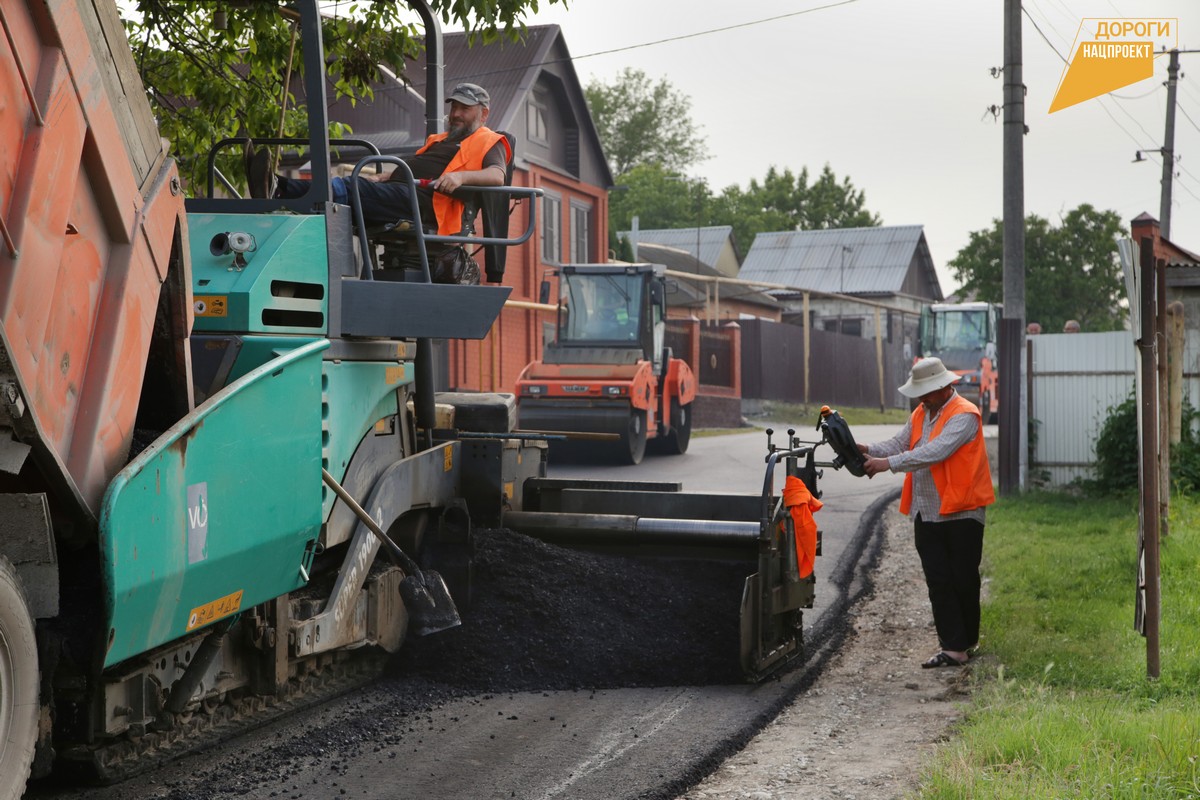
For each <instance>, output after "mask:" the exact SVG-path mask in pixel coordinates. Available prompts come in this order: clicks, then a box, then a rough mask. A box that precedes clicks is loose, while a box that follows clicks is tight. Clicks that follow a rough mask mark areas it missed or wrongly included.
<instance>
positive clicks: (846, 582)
mask: <svg viewBox="0 0 1200 800" xmlns="http://www.w3.org/2000/svg"><path fill="white" fill-rule="evenodd" d="M899 498H900V489H894V490H892V491H889V492H886V493H885V494H883V495H880V496H879V497H877V498H876V499H875V500H874V502H872V503H871V505H869V506H868V507H867V510H866V511H864V512H863V514H862V516H861V517H859V521H858V528H857V530H856V531H855V532H854V536H852V537H851V539H850V542H849V543H848V544H847V546H846V549H845V550H844V551H843V552H842V556H841V558H839V559H838V562H837V564H835V565H834V567H833V569H832V570H830V573H829V580H830V583H832V584H833V585H834V586H836V587H838V589H839V591H838V596H837V599H836V600H835V601H834V602H833V603H831V604H830V605H829V607H828V609H827V610H826V612H825V613H824V614H822V615H821V618H820V619H819V620H817V622H816V623H814V624H813V627H812V629H811V630H810V632H809V633H807V634H806V636H805V641H804V658H803V659H801V660H799V661H797V662H796V663H795V664H794V665H793V666H791V667H788V668H787V669H786V670H784V671H783V672H782V673H780V674H779V675H777V676H775V678H774V680H775V681H776V682H777V683H779V684H781V686H780V691H779V693H778V695H777V696H776V697H775V698H774V699H772V700H771V701H770V702H769V703H768V704H767V705H766V706H765V707H764V708H763V710H762V711H761V712H759V713H758V714H757V715H756V716H755V717H754V718H753V719H752V720H750V721H749V722H748V723H746V724H745V725H743V726H742V727H741V728H740V729H739V730H738V731H737V732H735V733H734V734H733V735H732V736H730V737H728V738H727V739H725V741H723V742H722V743H720V744H719V745H716V746H714V747H713V748H712V749H711V750H709V752H708V753H706V754H704V755H703V756H701V757H700V758H699V759H698V760H696V761H695V762H693V764H692V766H691V767H690V768H689V769H688V770H687V772H686V773H684V774H683V775H681V776H679V777H677V778H675V779H673V780H671V781H669V782H667V783H665V784H663V785H662V786H660V787H658V788H657V789H655V790H653V791H652V792H648V793H645V794H641V795H638V798H639V800H675V798H678V797H679V796H680V795H682V794H683V793H684V792H686V791H688V790H689V789H692V788H693V787H695V786H696V785H698V784H699V783H700V782H701V781H703V780H704V779H705V778H707V777H708V776H709V775H711V774H712V773H713V772H715V771H716V770H717V769H718V768H719V767H720V766H721V765H722V764H723V763H725V761H727V760H728V759H729V757H730V756H732V755H734V754H735V753H738V752H740V751H741V750H743V749H744V748H745V747H746V745H747V744H749V743H750V740H751V739H753V738H754V737H755V736H757V735H758V733H759V732H760V731H762V729H763V728H765V727H766V726H767V725H768V724H770V723H771V722H772V721H773V720H774V719H775V718H776V717H778V716H779V714H780V713H781V712H782V711H783V710H784V709H785V708H787V707H788V706H790V705H791V704H792V703H793V702H794V701H795V699H796V698H797V697H798V696H800V695H801V694H803V693H805V692H807V691H808V690H809V689H811V688H812V686H813V684H814V683H816V682H817V680H818V679H819V678H820V677H821V675H822V674H824V672H825V669H826V668H827V667H828V666H829V662H830V661H831V660H832V659H833V656H834V655H836V654H837V652H838V647H839V646H840V645H841V643H842V641H843V640H844V639H845V638H846V635H847V633H848V631H849V629H850V628H851V622H850V616H849V614H848V613H847V612H849V611H850V610H851V609H852V608H853V607H854V606H855V605H857V604H858V603H859V602H860V601H862V600H863V599H865V598H866V597H868V596H869V595H870V594H871V593H872V592H873V591H874V589H875V582H874V574H875V569H876V567H877V566H878V564H879V558H880V554H881V552H882V550H883V540H884V538H885V537H884V533H885V525H884V524H883V515H884V514H885V513H886V512H887V510H888V507H889V506H890V505H891V504H892V503H894V502H895V501H896V500H898V499H899Z"/></svg>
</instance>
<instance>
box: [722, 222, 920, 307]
mask: <svg viewBox="0 0 1200 800" xmlns="http://www.w3.org/2000/svg"><path fill="white" fill-rule="evenodd" d="M914 258H915V259H916V261H917V266H918V269H919V270H921V271H922V272H923V273H924V274H925V277H926V278H927V280H928V281H929V283H930V285H931V286H932V287H933V288H934V297H933V299H935V300H941V299H942V290H941V284H940V283H939V282H938V278H937V273H936V272H935V270H934V266H933V257H932V256H931V255H930V253H929V245H928V244H927V243H926V241H925V232H924V226H922V225H895V226H888V227H873V228H831V229H828V230H819V231H784V232H781V233H760V234H759V235H758V236H757V237H756V238H755V239H754V245H753V246H752V247H751V248H750V252H749V253H747V254H746V260H745V261H743V262H742V271H741V273H740V274H739V276H738V277H740V278H743V279H745V280H755V281H764V282H767V283H778V284H782V285H784V286H793V287H795V288H797V289H809V290H813V291H818V292H829V293H841V294H858V295H870V294H898V293H900V292H902V290H903V288H904V283H905V279H906V278H907V277H908V273H909V269H910V267H911V266H912V264H913V260H914Z"/></svg>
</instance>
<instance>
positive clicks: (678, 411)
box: [666, 400, 692, 456]
mask: <svg viewBox="0 0 1200 800" xmlns="http://www.w3.org/2000/svg"><path fill="white" fill-rule="evenodd" d="M691 441H692V404H691V403H688V404H687V405H684V406H681V405H680V404H679V401H678V400H672V401H671V432H670V433H669V434H667V442H666V446H667V452H668V453H669V454H671V455H673V456H681V455H683V454H684V453H686V452H687V449H688V443H689V442H691Z"/></svg>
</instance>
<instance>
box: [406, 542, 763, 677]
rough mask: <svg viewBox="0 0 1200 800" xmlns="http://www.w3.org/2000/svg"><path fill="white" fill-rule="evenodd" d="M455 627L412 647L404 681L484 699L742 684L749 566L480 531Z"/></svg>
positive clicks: (408, 645)
mask: <svg viewBox="0 0 1200 800" xmlns="http://www.w3.org/2000/svg"><path fill="white" fill-rule="evenodd" d="M475 535H476V548H477V552H476V562H475V580H474V597H473V603H472V606H471V608H470V609H460V611H461V612H462V621H463V624H462V626H461V627H459V628H455V629H453V630H449V631H444V632H442V633H438V634H434V635H431V636H426V637H423V638H419V639H418V638H410V639H409V640H408V641H407V642H406V643H405V646H404V647H403V648H402V650H401V652H400V654H399V655H398V656H397V657H396V659H395V660H394V661H393V663H392V665H391V668H390V669H389V673H390V676H391V677H393V678H396V679H400V680H412V679H413V678H425V679H428V680H430V681H435V682H438V683H442V684H445V685H447V686H453V687H459V688H462V689H468V690H471V691H480V692H494V693H500V692H516V691H532V690H552V689H559V690H562V689H606V688H617V687H634V686H689V685H707V684H729V683H737V682H739V681H740V680H741V679H742V678H741V671H740V668H739V665H738V642H739V634H738V627H739V607H740V603H741V596H742V586H743V583H744V581H745V578H746V576H747V575H749V574H750V573H752V572H753V571H754V562H753V561H752V560H743V561H737V562H728V561H713V560H703V559H696V558H671V557H663V556H654V557H646V558H643V557H641V556H638V557H630V556H610V555H602V554H597V553H592V552H584V551H578V550H570V549H565V548H562V547H558V546H555V545H550V544H546V543H544V542H541V541H539V540H537V539H533V538H530V537H528V536H524V535H522V534H518V533H514V532H512V531H508V530H500V529H492V530H482V531H479V530H477V531H476V534H475Z"/></svg>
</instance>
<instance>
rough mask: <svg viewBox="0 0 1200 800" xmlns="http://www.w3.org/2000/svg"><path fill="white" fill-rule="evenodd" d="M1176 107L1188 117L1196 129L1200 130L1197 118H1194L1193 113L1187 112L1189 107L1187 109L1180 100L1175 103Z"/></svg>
mask: <svg viewBox="0 0 1200 800" xmlns="http://www.w3.org/2000/svg"><path fill="white" fill-rule="evenodd" d="M1175 108H1177V109H1178V110H1179V113H1181V114H1183V115H1184V116H1185V117H1187V121H1188V122H1190V123H1192V127H1193V128H1195V129H1196V130H1198V131H1200V125H1197V124H1196V120H1194V119H1192V115H1191V114H1189V113H1188V112H1187V109H1186V108H1184V107H1183V106H1182V105H1180V104H1179V103H1178V102H1176V103H1175Z"/></svg>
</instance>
